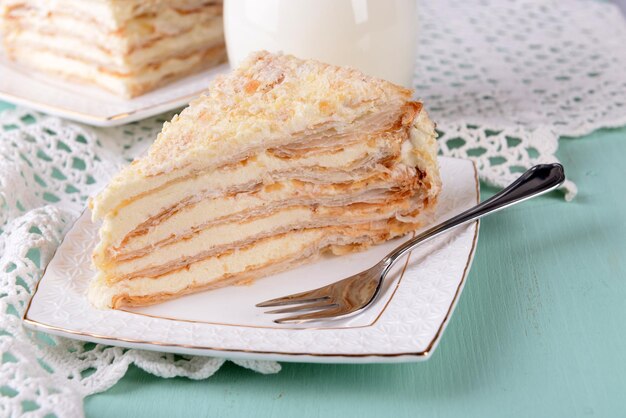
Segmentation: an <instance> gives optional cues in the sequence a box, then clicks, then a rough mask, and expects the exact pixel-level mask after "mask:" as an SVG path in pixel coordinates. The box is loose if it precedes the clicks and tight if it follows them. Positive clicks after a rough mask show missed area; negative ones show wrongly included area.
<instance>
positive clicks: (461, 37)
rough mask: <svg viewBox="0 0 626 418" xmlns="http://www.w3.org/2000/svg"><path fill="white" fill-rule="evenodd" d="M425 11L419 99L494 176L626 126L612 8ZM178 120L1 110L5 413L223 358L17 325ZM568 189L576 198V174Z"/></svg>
mask: <svg viewBox="0 0 626 418" xmlns="http://www.w3.org/2000/svg"><path fill="white" fill-rule="evenodd" d="M418 10H419V13H420V15H419V21H418V26H419V31H420V42H419V51H418V55H419V59H418V62H417V67H416V77H415V86H416V90H417V93H418V96H419V97H420V98H421V99H423V100H424V102H425V103H426V107H427V109H429V112H430V113H431V116H432V117H433V119H435V120H436V121H437V122H438V131H439V134H440V138H439V143H440V148H441V153H442V154H443V155H449V156H454V157H461V158H471V159H473V160H474V161H476V163H477V165H478V167H479V171H480V176H481V178H482V180H484V181H486V182H487V183H489V184H492V185H496V186H504V185H505V184H507V183H509V182H510V181H511V180H512V179H513V178H514V177H516V176H517V174H518V173H519V172H521V171H523V170H525V169H526V168H528V167H530V166H531V165H533V164H536V163H538V162H551V161H555V160H556V157H555V153H556V151H557V148H558V138H559V137H560V136H578V135H583V134H586V133H589V132H591V131H593V130H595V129H598V128H602V127H616V126H623V125H626V71H624V68H626V48H624V47H623V45H624V44H625V43H626V24H625V23H624V20H623V17H622V16H621V14H620V12H619V11H618V9H617V8H616V7H614V6H612V5H609V4H606V3H596V2H594V1H591V0H572V1H570V2H562V1H558V0H511V1H508V2H500V1H496V0H438V1H425V0H424V1H421V2H420V5H419V7H418ZM171 116H172V114H166V115H163V116H161V117H157V118H151V119H148V120H144V121H141V122H139V123H133V124H130V125H126V126H123V127H119V128H110V129H98V128H90V127H86V126H83V125H79V124H75V123H70V122H66V121H62V120H59V119H57V118H53V117H47V116H44V115H41V114H38V113H34V112H30V111H27V110H24V109H17V110H11V111H5V112H3V113H2V114H0V156H1V157H2V158H0V311H1V312H3V314H2V315H1V316H0V355H1V359H0V360H1V364H0V416H22V415H26V414H28V415H29V416H45V415H47V414H50V413H53V414H56V415H57V416H59V417H60V416H82V400H83V398H84V397H85V396H87V395H89V394H92V393H96V392H99V391H102V390H105V389H107V388H108V387H110V386H111V385H113V384H114V383H115V382H117V381H118V380H119V379H120V378H121V377H122V376H123V375H124V373H125V372H126V369H127V368H128V366H129V365H130V364H135V365H137V366H139V367H141V368H142V369H144V370H146V371H148V372H150V373H153V374H155V375H158V376H163V377H172V376H187V377H189V378H192V379H203V378H206V377H209V376H211V375H212V374H213V373H214V372H215V371H216V370H217V369H218V368H219V367H220V366H221V365H222V364H223V362H224V361H223V360H221V359H215V358H200V357H181V356H175V355H172V354H162V353H155V352H146V351H140V350H127V349H122V348H117V347H108V346H102V345H96V344H90V343H82V342H79V341H73V340H67V339H63V338H56V337H50V336H47V335H46V334H42V333H33V332H26V331H25V330H24V329H23V328H22V326H21V315H22V313H23V311H24V309H25V307H26V304H27V302H28V299H29V297H30V294H31V293H32V291H33V290H34V288H35V286H36V283H37V281H38V280H39V278H40V276H41V273H42V269H43V268H44V267H45V265H46V264H47V262H48V261H49V260H50V258H51V257H52V255H53V253H54V251H55V248H56V246H57V245H58V243H59V241H60V240H61V238H62V237H63V235H64V233H65V232H66V231H67V229H68V227H69V225H70V224H71V223H72V221H73V220H74V219H75V218H76V217H77V215H78V214H79V213H80V211H81V210H82V208H83V207H84V205H85V202H86V199H87V197H88V196H89V195H92V194H94V193H95V192H97V190H98V189H100V188H101V187H103V185H104V184H106V182H107V179H108V178H109V177H110V176H111V175H112V173H114V172H115V171H117V169H118V168H119V167H120V166H122V165H123V164H126V163H127V162H128V161H130V159H132V158H133V157H134V156H135V155H137V154H138V153H140V152H141V151H142V150H143V149H145V147H146V146H147V145H148V144H149V143H150V141H151V140H152V139H153V138H154V137H155V136H156V134H157V132H158V131H159V130H160V129H161V125H162V123H163V121H164V120H168V119H170V118H171ZM564 189H565V192H566V198H567V199H571V198H573V197H574V195H575V193H576V187H575V185H574V183H572V182H571V181H568V183H566V185H565V186H564ZM238 364H240V365H241V366H243V367H248V368H251V369H253V370H256V371H259V372H262V373H274V372H277V371H278V370H279V369H280V366H279V365H278V364H276V363H272V362H251V361H245V362H238Z"/></svg>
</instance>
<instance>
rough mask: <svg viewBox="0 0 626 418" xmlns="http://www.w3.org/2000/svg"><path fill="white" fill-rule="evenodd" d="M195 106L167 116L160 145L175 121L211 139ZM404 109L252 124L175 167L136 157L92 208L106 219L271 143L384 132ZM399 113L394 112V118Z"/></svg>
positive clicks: (180, 127)
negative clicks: (138, 199)
mask: <svg viewBox="0 0 626 418" xmlns="http://www.w3.org/2000/svg"><path fill="white" fill-rule="evenodd" d="M198 100H201V99H198ZM192 110H193V111H194V112H196V113H198V117H197V118H190V117H185V118H183V117H181V116H174V118H173V119H172V122H170V123H168V122H166V123H165V124H164V125H163V131H162V132H161V133H160V134H159V136H158V137H157V140H156V143H157V145H158V143H159V142H167V137H168V135H174V133H172V132H170V131H171V129H173V127H174V126H175V127H176V131H177V133H176V135H179V133H178V132H190V133H191V137H190V138H189V140H190V141H191V142H194V141H196V140H197V141H198V142H200V141H202V142H206V141H205V140H204V139H202V138H195V137H196V136H200V135H201V133H202V132H203V129H202V128H203V125H202V124H203V122H202V109H201V106H199V105H198V103H194V102H192V103H191V105H190V107H188V108H187V109H185V110H184V111H183V113H185V112H190V111H192ZM401 111H402V104H398V105H395V104H394V105H390V106H388V108H385V109H382V110H380V111H379V112H377V113H375V114H371V113H370V114H365V115H362V116H360V117H358V118H357V119H355V120H352V121H350V122H346V121H335V120H332V119H330V118H329V121H328V122H326V123H323V124H320V125H317V126H313V127H308V128H307V129H306V130H304V131H302V130H295V129H294V130H293V131H292V132H293V133H291V134H282V135H280V136H277V135H273V136H272V135H271V133H269V132H265V131H259V132H256V133H254V134H252V133H250V132H248V131H249V130H246V131H244V132H241V133H239V132H237V134H236V135H235V136H234V137H227V138H214V139H213V140H212V141H208V142H207V143H206V144H205V145H204V146H203V147H199V148H198V149H196V150H194V151H193V152H189V153H186V154H185V158H184V161H182V160H181V163H180V165H179V163H175V164H174V166H175V168H174V167H172V168H171V169H168V170H167V171H162V172H159V171H156V172H154V170H156V169H158V168H159V166H158V165H146V164H144V163H143V162H142V161H141V160H140V161H136V162H135V163H134V164H131V166H130V167H127V168H126V169H125V170H124V171H122V172H121V173H120V174H119V175H117V176H115V177H114V178H113V179H112V180H111V182H110V183H109V185H108V186H107V187H106V189H104V190H103V191H102V192H100V193H99V194H98V195H97V196H96V197H95V198H94V199H93V200H92V201H91V202H90V206H91V207H92V209H93V211H92V215H93V218H94V219H102V218H104V217H105V216H107V214H108V213H109V212H111V211H113V210H115V209H116V208H118V207H119V206H120V205H121V204H123V202H125V201H126V200H128V199H131V198H133V197H135V196H139V195H142V194H145V193H146V192H148V191H150V190H153V189H156V188H159V187H162V186H165V185H167V184H168V183H171V182H174V181H178V180H179V179H183V178H186V177H188V176H189V175H192V174H194V173H197V172H207V171H214V170H215V169H216V168H217V169H219V168H220V167H221V166H223V165H226V164H232V163H235V162H238V161H240V160H243V159H245V158H246V157H248V156H250V155H254V154H257V153H259V152H263V150H266V149H271V148H278V149H280V148H281V147H283V146H288V145H291V144H293V143H294V142H303V141H309V142H314V141H316V140H318V139H319V138H320V137H326V136H329V135H346V134H356V133H359V132H360V133H361V134H364V133H368V132H369V133H373V132H379V131H381V130H383V129H385V128H386V127H387V124H388V119H389V117H390V116H391V117H394V118H395V119H397V118H399V117H401V116H402V114H401ZM395 119H393V118H392V120H395ZM187 125H188V126H187ZM170 128H171V129H170ZM173 158H176V156H173Z"/></svg>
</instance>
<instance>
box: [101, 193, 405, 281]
mask: <svg viewBox="0 0 626 418" xmlns="http://www.w3.org/2000/svg"><path fill="white" fill-rule="evenodd" d="M416 208H417V204H414V205H411V202H410V201H409V200H405V201H402V202H400V203H396V204H387V205H371V206H367V207H356V208H352V207H347V208H345V209H344V208H326V207H317V208H313V207H294V208H287V209H283V210H280V211H277V212H275V213H272V214H270V215H268V216H264V217H260V218H255V219H252V220H248V221H246V222H232V223H231V222H229V223H224V224H218V225H215V226H212V227H208V228H206V229H204V230H202V231H200V232H198V233H197V234H194V235H192V236H190V237H188V238H186V239H181V240H178V241H175V242H173V243H171V244H169V245H165V246H161V247H155V248H153V249H152V250H151V251H149V252H147V253H145V254H144V255H143V256H141V257H138V258H133V259H130V260H126V261H120V262H113V263H110V264H109V263H107V264H106V265H105V266H98V267H100V268H101V269H102V270H104V271H106V274H107V276H108V277H109V278H110V279H113V278H128V277H135V276H138V275H142V274H143V275H150V276H155V275H160V274H162V273H163V271H167V269H168V268H169V269H175V268H180V267H181V266H184V265H187V264H189V263H194V262H197V261H198V260H201V259H202V258H206V257H209V256H212V255H215V254H219V253H222V252H224V251H230V250H233V249H235V250H238V249H239V247H240V246H245V245H249V244H250V243H251V242H254V241H257V240H259V239H263V238H266V237H269V236H272V235H277V234H283V233H286V232H289V233H291V231H294V230H300V229H306V228H320V227H327V226H338V225H341V226H345V225H350V224H364V223H369V222H374V221H382V220H387V219H389V218H394V217H395V216H396V215H402V214H406V213H408V212H411V211H413V210H415V209H416Z"/></svg>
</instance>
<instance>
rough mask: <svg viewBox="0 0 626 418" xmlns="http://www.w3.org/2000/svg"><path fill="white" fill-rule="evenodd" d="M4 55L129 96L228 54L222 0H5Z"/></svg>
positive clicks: (0, 16)
mask: <svg viewBox="0 0 626 418" xmlns="http://www.w3.org/2000/svg"><path fill="white" fill-rule="evenodd" d="M0 22H1V23H2V25H1V28H2V37H3V43H4V49H5V52H6V54H7V55H8V57H9V58H10V59H12V60H14V61H16V62H17V63H19V64H22V65H24V66H26V67H30V68H33V69H35V70H39V71H43V72H46V73H51V74H54V75H58V76H61V77H64V78H66V79H68V80H71V81H78V82H84V83H89V84H95V85H98V86H100V87H102V88H104V89H107V90H109V91H111V92H113V93H116V94H118V95H121V96H126V97H133V96H137V95H139V94H142V93H144V92H146V91H148V90H151V89H153V88H155V87H157V86H160V85H162V84H164V83H166V82H169V81H172V80H175V79H177V78H179V77H181V76H184V75H187V74H190V73H193V72H196V71H199V70H200V69H203V68H208V67H210V66H213V65H216V64H218V63H220V62H222V61H224V60H225V58H226V55H225V48H224V36H223V25H222V2H221V0H209V1H207V0H154V1H141V0H56V1H49V0H4V1H2V2H0Z"/></svg>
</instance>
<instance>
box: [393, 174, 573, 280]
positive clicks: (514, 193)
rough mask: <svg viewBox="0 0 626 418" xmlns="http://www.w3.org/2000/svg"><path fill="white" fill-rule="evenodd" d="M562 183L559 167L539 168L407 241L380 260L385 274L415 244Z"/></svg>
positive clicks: (562, 177)
mask: <svg viewBox="0 0 626 418" xmlns="http://www.w3.org/2000/svg"><path fill="white" fill-rule="evenodd" d="M564 181H565V171H564V169H563V166H562V165H561V164H556V163H555V164H539V165H536V166H534V167H532V168H530V169H529V170H528V171H526V172H525V173H524V174H522V175H521V176H520V177H519V178H518V179H517V180H515V181H514V182H513V183H511V184H510V185H509V186H508V187H506V188H505V189H503V190H502V191H500V192H499V193H497V194H496V195H494V196H492V197H491V198H489V199H487V200H485V201H484V202H481V203H479V204H478V205H476V206H474V207H473V208H471V209H468V210H466V211H465V212H463V213H461V214H459V215H456V216H454V217H452V218H450V219H448V220H446V221H444V222H442V223H440V224H438V225H435V226H433V227H432V228H430V229H428V230H426V231H424V232H422V233H421V234H419V235H418V236H416V237H415V238H412V239H410V240H409V241H407V242H405V243H404V244H402V245H400V246H399V247H398V248H396V249H395V250H393V251H392V252H390V253H389V254H388V255H387V256H386V257H385V258H384V259H383V263H385V264H386V270H387V271H388V270H389V269H390V268H391V266H393V265H394V264H395V262H396V261H398V260H399V259H400V258H402V256H403V255H405V254H406V253H408V252H409V251H411V250H412V249H413V248H415V247H417V246H418V245H419V244H421V243H423V242H425V241H428V240H430V239H432V238H435V237H437V236H439V235H441V234H443V233H444V232H446V231H448V230H450V229H452V228H455V227H457V226H460V225H465V224H467V223H469V222H472V221H474V220H477V219H479V218H482V217H483V216H485V215H489V214H492V213H494V212H497V211H499V210H501V209H504V208H506V207H509V206H512V205H515V204H517V203H520V202H523V201H525V200H528V199H531V198H533V197H535V196H539V195H542V194H544V193H547V192H549V191H551V190H554V189H556V188H557V187H559V186H560V185H561V184H563V182H564Z"/></svg>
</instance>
